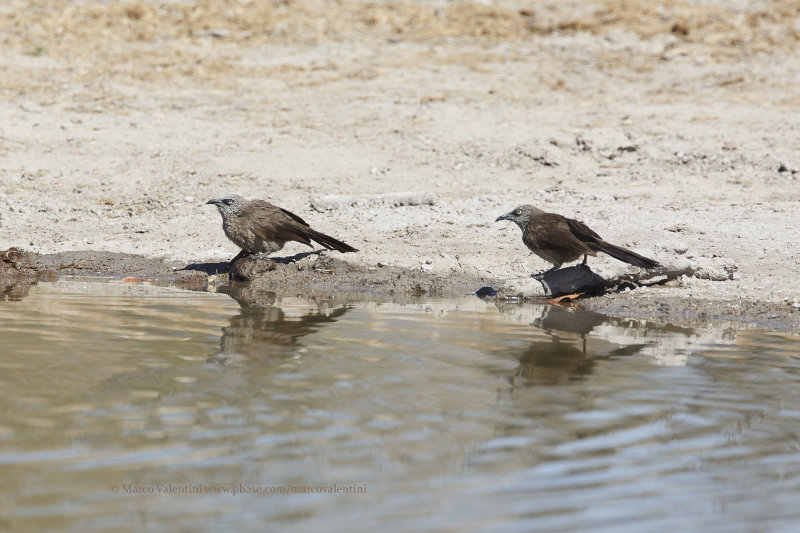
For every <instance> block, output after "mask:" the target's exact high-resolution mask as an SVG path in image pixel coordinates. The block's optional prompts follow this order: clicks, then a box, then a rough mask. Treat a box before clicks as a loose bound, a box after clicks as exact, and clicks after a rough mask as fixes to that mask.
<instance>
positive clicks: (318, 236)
mask: <svg viewBox="0 0 800 533" xmlns="http://www.w3.org/2000/svg"><path fill="white" fill-rule="evenodd" d="M308 236H309V237H310V238H311V240H312V241H314V242H316V243H319V244H321V245H322V246H324V247H325V248H327V249H328V250H336V251H337V252H342V253H345V252H357V251H358V250H356V249H355V248H353V247H352V246H350V245H349V244H345V243H343V242H342V241H340V240H338V239H334V238H333V237H331V236H330V235H325V234H324V233H320V232H319V231H317V230H313V229H311V228H309V229H308Z"/></svg>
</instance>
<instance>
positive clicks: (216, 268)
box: [178, 250, 324, 275]
mask: <svg viewBox="0 0 800 533" xmlns="http://www.w3.org/2000/svg"><path fill="white" fill-rule="evenodd" d="M322 252H324V250H312V251H310V252H300V253H299V254H295V255H291V256H287V257H267V256H263V257H259V256H257V255H251V256H244V257H240V258H236V259H234V260H233V261H223V262H221V263H191V264H189V265H186V266H185V267H183V268H179V269H178V271H183V270H186V271H196V272H203V273H205V274H208V275H213V274H224V273H226V272H230V270H231V267H232V266H233V263H234V262H236V261H274V262H275V263H281V264H284V265H288V264H290V263H294V262H296V261H300V260H301V259H304V258H306V257H309V256H312V255H319V254H321V253H322Z"/></svg>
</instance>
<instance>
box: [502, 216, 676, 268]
mask: <svg viewBox="0 0 800 533" xmlns="http://www.w3.org/2000/svg"><path fill="white" fill-rule="evenodd" d="M501 220H510V221H511V222H514V223H515V224H517V225H518V226H519V227H520V229H521V230H522V242H524V243H525V246H527V247H528V249H529V250H530V251H531V252H533V253H535V254H536V255H538V256H539V257H541V258H542V259H544V260H545V261H547V262H548V263H552V265H553V267H552V268H550V269H549V270H544V271H542V272H539V273H538V274H536V275H535V276H536V277H541V276H543V275H544V274H547V273H549V272H552V271H554V270H558V269H559V268H561V265H563V264H564V263H568V262H570V261H575V260H577V259H579V258H580V257H581V256H583V263H581V264H582V265H586V264H587V256H589V255H591V256H596V255H597V252H603V253H606V254H608V255H610V256H611V257H613V258H614V259H618V260H620V261H622V262H625V263H629V264H631V265H634V266H638V267H641V268H655V267H658V266H661V265H660V263H659V262H658V261H655V260H653V259H650V258H649V257H645V256H643V255H639V254H637V253H636V252H632V251H631V250H628V249H626V248H623V247H621V246H617V245H615V244H611V243H609V242H606V241H604V240H603V238H602V237H600V235H598V234H597V233H595V232H594V231H592V230H591V229H590V228H589V227H588V226H587V225H586V224H584V223H583V222H580V221H578V220H574V219H572V218H567V217H565V216H562V215H559V214H557V213H546V212H544V211H542V210H541V209H538V208H536V207H534V206H532V205H521V206H519V207H516V208H514V209H512V210H511V211H509V212H508V213H506V214H505V215H500V216H499V217H497V219H496V220H495V222H499V221H501Z"/></svg>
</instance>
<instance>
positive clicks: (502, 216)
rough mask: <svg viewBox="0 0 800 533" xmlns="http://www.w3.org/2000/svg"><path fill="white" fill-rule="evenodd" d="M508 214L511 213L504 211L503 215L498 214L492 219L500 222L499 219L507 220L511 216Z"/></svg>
mask: <svg viewBox="0 0 800 533" xmlns="http://www.w3.org/2000/svg"><path fill="white" fill-rule="evenodd" d="M510 215H511V213H506V214H505V215H500V216H499V217H497V218H496V219H494V221H495V222H500V221H501V220H509V219H510V218H511V216H510Z"/></svg>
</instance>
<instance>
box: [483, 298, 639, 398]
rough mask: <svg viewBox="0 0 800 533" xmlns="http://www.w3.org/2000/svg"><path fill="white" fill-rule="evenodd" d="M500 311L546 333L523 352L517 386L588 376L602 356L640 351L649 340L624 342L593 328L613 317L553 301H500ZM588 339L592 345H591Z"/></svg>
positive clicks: (574, 379) (548, 383) (545, 383)
mask: <svg viewBox="0 0 800 533" xmlns="http://www.w3.org/2000/svg"><path fill="white" fill-rule="evenodd" d="M497 307H498V308H499V309H500V311H501V312H502V313H503V314H504V315H506V316H507V317H509V318H510V319H512V320H514V321H518V322H519V321H522V322H527V323H528V324H530V325H531V326H534V327H536V328H539V329H541V330H543V331H544V332H545V334H546V336H545V337H544V338H543V339H541V340H536V341H534V342H531V343H530V344H529V345H528V346H527V348H526V349H525V350H524V351H523V352H522V354H521V355H520V356H519V363H520V364H519V367H518V369H517V371H516V373H515V374H514V375H513V376H512V377H511V383H512V385H515V386H532V385H558V384H563V383H568V382H570V381H576V380H581V379H584V378H585V377H586V376H588V375H589V374H591V373H592V371H593V370H594V367H595V365H596V363H597V361H598V360H602V359H609V358H612V357H619V356H625V355H633V354H636V353H639V352H640V351H641V350H642V348H644V347H645V346H647V343H634V344H627V345H623V346H620V345H619V344H615V343H612V342H610V341H607V340H605V339H604V338H603V337H601V336H597V337H590V333H591V332H592V330H594V329H595V328H597V327H598V326H600V325H603V324H607V323H609V322H611V321H612V320H613V319H612V318H611V317H608V316H606V315H603V314H600V313H595V312H592V311H583V310H579V309H569V308H564V307H560V306H557V305H550V304H520V303H512V302H508V301H498V302H497ZM587 339H591V345H590V347H589V348H588V349H587Z"/></svg>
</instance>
